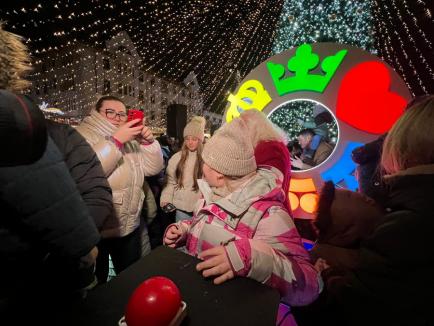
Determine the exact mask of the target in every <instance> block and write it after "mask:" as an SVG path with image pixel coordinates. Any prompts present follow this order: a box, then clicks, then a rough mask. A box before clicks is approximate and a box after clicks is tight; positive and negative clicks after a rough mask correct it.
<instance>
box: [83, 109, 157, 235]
mask: <svg viewBox="0 0 434 326" xmlns="http://www.w3.org/2000/svg"><path fill="white" fill-rule="evenodd" d="M116 129H117V128H116V126H114V125H112V124H111V123H110V122H108V121H107V120H106V119H105V118H104V117H103V116H101V114H100V113H98V112H96V111H92V113H91V115H90V116H89V117H86V118H85V119H84V120H83V122H82V123H81V124H80V126H78V127H77V131H78V132H79V133H80V134H81V135H82V136H83V137H84V138H86V140H87V142H88V143H89V144H90V145H91V146H92V148H93V150H94V151H95V152H96V154H97V155H98V158H99V160H100V161H101V165H102V167H103V169H104V172H105V173H106V176H107V179H108V182H109V184H110V187H111V189H112V191H113V205H114V208H115V214H116V216H113V218H112V219H110V221H109V222H108V224H109V225H104V231H103V232H102V234H101V235H102V236H103V237H104V238H109V237H123V236H126V235H128V234H130V233H131V232H133V231H134V230H135V229H136V228H137V227H139V224H140V212H141V210H142V205H143V200H144V198H145V195H144V193H143V182H144V180H145V176H150V175H155V174H157V173H159V172H160V171H161V170H162V169H163V155H162V152H161V147H160V144H159V143H158V142H157V141H154V142H153V143H152V144H150V145H147V146H143V145H140V144H139V143H138V142H137V141H135V140H133V141H130V142H128V143H126V144H124V150H123V153H122V152H121V151H120V150H119V149H118V148H117V147H116V145H115V144H114V143H113V142H112V141H111V140H110V139H109V138H110V136H111V135H113V133H114V132H115V131H116Z"/></svg>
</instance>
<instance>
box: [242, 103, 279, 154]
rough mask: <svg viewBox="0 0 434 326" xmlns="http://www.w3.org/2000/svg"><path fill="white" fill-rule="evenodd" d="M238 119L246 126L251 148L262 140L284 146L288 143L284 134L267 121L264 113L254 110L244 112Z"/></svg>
mask: <svg viewBox="0 0 434 326" xmlns="http://www.w3.org/2000/svg"><path fill="white" fill-rule="evenodd" d="M240 119H241V120H243V121H244V122H245V123H246V125H247V128H248V130H249V137H250V139H251V141H252V145H253V148H255V147H256V145H257V144H258V143H259V142H261V141H264V140H277V141H281V142H283V143H284V144H285V145H286V144H287V143H288V140H287V137H286V134H285V132H284V131H283V130H282V129H280V128H279V127H278V126H276V125H275V124H273V123H272V122H271V121H270V120H268V118H267V117H266V116H265V114H264V113H262V112H260V111H258V110H256V109H252V110H246V111H244V112H243V113H241V114H240Z"/></svg>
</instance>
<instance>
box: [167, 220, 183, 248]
mask: <svg viewBox="0 0 434 326" xmlns="http://www.w3.org/2000/svg"><path fill="white" fill-rule="evenodd" d="M181 236H182V231H181V230H180V229H178V227H177V226H176V225H172V226H171V227H170V228H169V229H168V230H167V232H166V234H165V235H164V239H163V242H164V244H165V245H166V246H168V247H170V248H175V246H176V241H177V240H178V239H179V238H180V237H181Z"/></svg>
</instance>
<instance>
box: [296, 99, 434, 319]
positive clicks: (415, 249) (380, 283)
mask: <svg viewBox="0 0 434 326" xmlns="http://www.w3.org/2000/svg"><path fill="white" fill-rule="evenodd" d="M433 126H434V96H430V97H428V98H426V99H425V100H424V101H422V102H419V103H417V104H416V105H414V106H412V107H411V108H410V109H409V110H407V111H406V112H405V113H404V114H403V115H402V117H401V118H400V119H399V120H398V121H397V122H396V123H395V124H394V126H393V127H392V129H391V130H390V131H389V133H388V135H387V136H386V138H385V140H384V145H383V150H382V155H381V166H382V168H383V169H384V171H385V176H384V179H385V183H386V184H387V185H388V195H387V199H386V201H385V207H386V212H387V213H386V214H385V215H384V216H383V217H381V218H380V219H379V221H378V223H377V225H376V227H375V229H374V230H373V232H372V234H371V235H370V236H369V237H368V238H367V239H366V240H365V241H363V242H362V243H361V246H360V249H359V257H358V264H357V265H356V266H355V267H353V268H351V269H350V270H348V271H347V273H346V274H345V275H343V276H342V275H341V276H340V277H336V274H335V273H334V271H333V269H332V268H329V267H328V266H327V264H325V265H324V266H323V270H322V271H321V276H322V278H323V280H324V282H325V284H327V286H326V288H325V292H323V293H322V295H321V297H320V300H321V299H322V300H323V301H322V306H321V308H322V310H319V311H320V313H318V310H317V311H312V310H311V311H310V313H311V315H312V314H317V315H319V316H321V318H320V320H321V322H322V323H324V324H327V325H328V324H333V325H434V315H433V313H432V304H433V302H434V296H433V293H434V277H433V273H432V266H434V246H433V244H432V233H433V231H434V201H433V198H434V128H433ZM317 308H318V304H317ZM297 322H298V324H299V326H304V325H317V323H316V324H315V323H312V324H310V323H303V321H301V320H298V321H297Z"/></svg>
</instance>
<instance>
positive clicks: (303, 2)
mask: <svg viewBox="0 0 434 326" xmlns="http://www.w3.org/2000/svg"><path fill="white" fill-rule="evenodd" d="M371 26H372V16H371V1H370V0H352V1H350V0H297V1H294V0H285V3H284V5H283V9H282V13H281V15H280V18H279V24H278V27H277V30H276V35H275V39H274V44H273V47H272V51H273V54H277V53H280V52H282V51H285V50H287V49H290V48H292V47H295V46H299V45H301V44H303V43H316V42H336V43H343V44H350V45H354V46H357V47H360V48H363V49H366V50H368V51H371V52H374V51H373V37H372V28H371Z"/></svg>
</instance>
